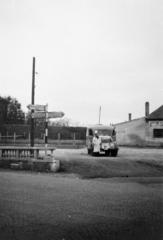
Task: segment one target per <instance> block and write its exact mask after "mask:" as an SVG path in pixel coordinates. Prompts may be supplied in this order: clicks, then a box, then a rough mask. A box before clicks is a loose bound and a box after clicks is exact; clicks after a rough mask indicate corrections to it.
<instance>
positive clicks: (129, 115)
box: [128, 113, 132, 121]
mask: <svg viewBox="0 0 163 240" xmlns="http://www.w3.org/2000/svg"><path fill="white" fill-rule="evenodd" d="M131 116H132V115H131V113H129V114H128V120H129V121H131Z"/></svg>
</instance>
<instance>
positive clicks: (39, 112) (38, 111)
mask: <svg viewBox="0 0 163 240" xmlns="http://www.w3.org/2000/svg"><path fill="white" fill-rule="evenodd" d="M27 108H28V109H29V110H30V111H31V119H33V120H34V119H37V118H39V119H45V148H46V149H47V146H48V119H49V118H62V117H63V116H64V113H63V112H48V105H38V104H36V105H34V104H29V105H28V106H27ZM45 154H47V151H46V150H45Z"/></svg>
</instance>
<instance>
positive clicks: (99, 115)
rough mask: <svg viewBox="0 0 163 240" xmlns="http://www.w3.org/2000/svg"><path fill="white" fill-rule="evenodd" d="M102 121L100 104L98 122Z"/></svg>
mask: <svg viewBox="0 0 163 240" xmlns="http://www.w3.org/2000/svg"><path fill="white" fill-rule="evenodd" d="M100 121H101V106H100V109H99V121H98V124H100Z"/></svg>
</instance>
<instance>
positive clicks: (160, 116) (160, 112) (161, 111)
mask: <svg viewBox="0 0 163 240" xmlns="http://www.w3.org/2000/svg"><path fill="white" fill-rule="evenodd" d="M146 119H147V120H149V121H150V120H163V105H162V106H160V107H159V108H157V109H156V110H155V111H153V112H152V113H151V114H149V116H148V117H147V118H146Z"/></svg>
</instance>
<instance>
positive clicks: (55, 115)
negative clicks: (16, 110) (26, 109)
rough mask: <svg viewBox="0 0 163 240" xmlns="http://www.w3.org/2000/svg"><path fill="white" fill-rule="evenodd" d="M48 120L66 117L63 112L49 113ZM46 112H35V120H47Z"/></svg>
mask: <svg viewBox="0 0 163 240" xmlns="http://www.w3.org/2000/svg"><path fill="white" fill-rule="evenodd" d="M47 115H48V118H61V117H63V116H64V113H63V112H48V114H47ZM45 117H46V113H45V112H34V118H45Z"/></svg>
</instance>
